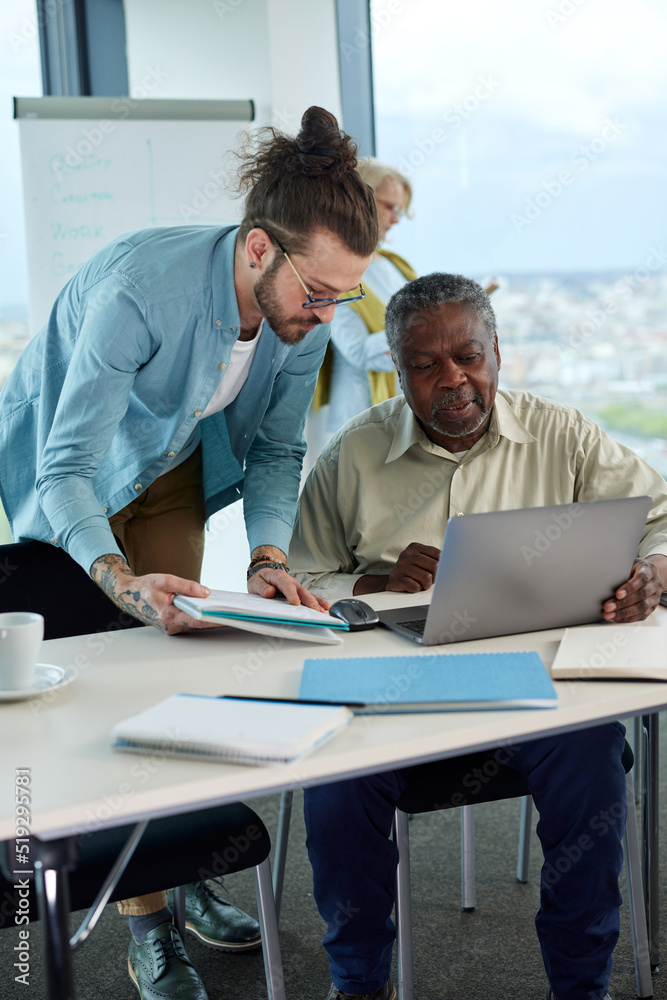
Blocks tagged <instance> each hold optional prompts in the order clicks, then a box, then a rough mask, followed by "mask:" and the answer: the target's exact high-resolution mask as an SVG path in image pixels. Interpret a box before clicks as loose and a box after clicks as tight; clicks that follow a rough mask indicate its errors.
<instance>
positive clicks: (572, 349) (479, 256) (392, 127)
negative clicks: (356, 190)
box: [371, 0, 667, 475]
mask: <svg viewBox="0 0 667 1000" xmlns="http://www.w3.org/2000/svg"><path fill="white" fill-rule="evenodd" d="M371 22H372V25H373V63H374V88H375V104H376V136H377V155H378V156H379V157H380V158H381V159H383V160H387V161H389V162H390V163H392V164H394V165H395V166H397V167H398V168H399V169H401V170H403V172H404V173H406V174H408V176H409V177H410V180H411V182H412V184H413V187H414V200H413V209H414V219H413V220H404V221H403V222H401V224H400V226H396V227H395V228H394V229H393V230H392V240H391V245H393V246H394V247H395V249H396V250H398V251H399V252H401V253H404V254H405V256H406V257H407V258H408V260H410V262H411V263H412V264H413V265H414V266H415V267H416V268H417V270H418V271H419V272H420V273H426V272H428V271H433V270H444V271H454V272H458V273H462V274H466V275H469V276H471V277H475V278H477V279H478V280H482V281H484V280H485V279H489V278H493V277H495V278H497V279H498V280H499V284H500V287H499V289H498V291H497V292H495V293H494V295H493V297H492V303H493V306H494V308H495V310H496V313H497V315H498V323H499V340H500V347H501V354H502V358H503V367H502V371H501V384H502V385H503V386H505V387H506V388H526V389H529V390H530V391H532V392H536V393H538V394H542V395H546V396H550V397H551V398H555V399H557V400H559V401H561V402H563V403H567V404H569V405H574V406H577V407H579V408H580V409H582V410H584V412H586V413H588V414H589V415H590V416H591V417H593V418H594V419H596V420H597V421H598V422H599V423H600V424H602V426H604V427H605V429H606V430H608V431H609V432H610V433H612V434H613V435H614V436H615V437H617V438H618V439H619V440H621V441H623V442H624V443H626V444H628V445H630V446H631V447H633V448H634V449H635V450H636V451H638V452H639V453H640V454H641V455H642V456H643V457H644V458H646V460H647V461H649V462H650V463H651V464H652V465H653V466H654V467H655V468H656V469H658V471H659V472H661V473H662V474H663V475H665V474H667V310H666V307H667V268H666V265H667V242H666V241H665V236H664V234H665V232H667V225H666V224H667V200H666V198H665V191H666V190H667V157H666V156H665V146H666V145H667V137H666V134H665V129H664V125H663V123H664V121H665V117H666V115H667V63H666V62H665V59H664V52H665V49H666V48H667V10H666V9H665V6H664V5H663V4H661V3H656V2H653V0H643V2H642V0H637V2H636V3H634V4H633V5H632V6H631V7H629V6H628V5H627V3H625V2H623V0H605V2H604V3H603V2H601V0H549V2H535V0H505V2H504V3H502V4H499V3H497V2H495V0H471V2H470V3H468V4H442V3H439V2H438V0H402V2H400V3H398V4H397V3H396V2H395V0H372V4H371ZM394 234H395V235H394Z"/></svg>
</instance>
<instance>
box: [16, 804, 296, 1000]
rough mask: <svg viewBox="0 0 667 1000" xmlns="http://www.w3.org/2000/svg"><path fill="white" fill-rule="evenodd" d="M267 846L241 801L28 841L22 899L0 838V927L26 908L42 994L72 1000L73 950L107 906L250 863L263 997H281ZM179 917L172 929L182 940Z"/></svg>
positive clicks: (259, 822)
mask: <svg viewBox="0 0 667 1000" xmlns="http://www.w3.org/2000/svg"><path fill="white" fill-rule="evenodd" d="M270 848H271V841H270V838H269V834H268V832H267V830H266V827H265V826H264V824H263V822H262V820H261V819H260V818H259V816H258V815H257V813H255V812H253V810H252V809H249V808H248V806H245V805H243V804H241V803H234V804H232V805H226V806H217V807H215V808H212V809H205V810H201V811H199V812H196V813H192V814H188V815H184V816H170V817H167V818H165V819H157V820H151V821H150V822H149V821H145V820H144V821H142V822H140V823H138V824H137V825H136V826H134V827H132V826H124V827H115V828H113V829H109V830H96V831H94V832H91V833H85V834H83V835H82V836H80V837H76V836H71V837H66V838H64V839H61V840H53V841H41V840H39V838H37V837H31V838H30V853H29V857H30V860H31V866H30V867H31V870H34V876H27V877H28V879H29V882H30V885H29V889H28V891H29V896H28V897H27V898H24V897H25V893H24V894H23V896H21V895H19V889H17V883H18V881H19V878H20V876H17V875H14V874H13V872H14V870H15V868H16V865H15V864H14V863H13V855H12V854H11V852H12V851H15V841H13V840H11V841H5V842H4V844H1V845H0V870H1V874H0V900H1V901H2V905H0V928H2V927H5V926H14V918H15V915H16V914H17V913H19V914H23V913H27V914H28V915H29V916H30V920H31V921H32V920H34V919H37V918H38V917H39V919H41V920H42V922H43V924H44V929H43V937H44V959H45V968H46V976H47V997H48V1000H62V998H63V997H67V998H68V1000H70V998H71V1000H73V998H74V985H73V974H72V954H73V952H74V951H75V950H76V949H77V948H78V947H80V946H81V945H82V944H83V943H84V942H85V940H86V939H87V937H88V936H89V935H90V933H91V931H92V930H93V928H94V927H95V924H96V923H97V921H98V919H99V917H100V916H101V913H102V910H103V908H104V906H105V905H106V903H107V902H110V901H113V900H117V899H125V898H128V897H131V896H140V895H144V894H146V893H149V892H155V891H157V890H159V889H163V888H164V885H165V879H167V880H168V881H169V882H170V883H171V884H172V885H175V886H184V885H187V884H188V883H190V882H195V881H197V880H199V879H206V878H213V877H215V876H217V875H223V874H230V873H232V872H235V871H241V870H244V869H246V868H254V876H255V889H256V894H257V909H258V913H259V923H260V927H261V932H262V948H263V953H264V968H265V972H266V984H267V991H268V996H269V1000H284V997H285V991H284V982H283V972H282V962H281V957H280V947H279V943H278V922H277V919H276V913H275V907H274V903H273V892H272V890H271V870H270V865H269V857H268V856H269V851H270ZM84 908H89V911H88V913H87V915H86V917H85V919H84V921H83V923H82V924H81V926H80V927H79V929H78V930H77V932H76V933H75V934H74V936H73V937H72V938H71V939H70V938H69V922H68V918H69V914H70V911H71V910H79V909H84ZM182 916H183V914H182V912H181V914H180V918H181V927H180V928H179V930H180V931H181V937H182V938H184V934H183V926H182ZM177 922H178V920H177Z"/></svg>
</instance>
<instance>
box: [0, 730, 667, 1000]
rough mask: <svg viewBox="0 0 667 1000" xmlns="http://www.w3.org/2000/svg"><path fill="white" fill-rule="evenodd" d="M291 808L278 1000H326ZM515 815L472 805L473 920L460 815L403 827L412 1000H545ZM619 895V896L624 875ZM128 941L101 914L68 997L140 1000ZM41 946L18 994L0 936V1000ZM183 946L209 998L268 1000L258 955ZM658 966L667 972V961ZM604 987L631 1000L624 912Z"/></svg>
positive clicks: (266, 808) (666, 744) (25, 993)
mask: <svg viewBox="0 0 667 1000" xmlns="http://www.w3.org/2000/svg"><path fill="white" fill-rule="evenodd" d="M664 721H665V720H664V718H663V722H664ZM662 747H663V748H664V749H663V753H662V758H663V760H662V764H661V766H662V773H663V774H665V773H667V772H666V771H665V765H666V763H667V761H665V760H664V757H665V751H666V750H667V738H665V736H663V739H662ZM663 784H664V783H663ZM661 802H662V809H661V812H662V817H663V818H664V816H665V812H666V810H667V793H666V792H665V790H664V788H663V791H662V794H661ZM250 804H251V805H252V806H253V808H255V809H256V810H257V812H259V813H260V815H262V817H263V818H264V820H265V822H266V824H267V827H268V828H269V830H270V831H271V832H273V831H275V828H276V816H277V813H276V805H277V799H260V800H256V801H255V802H251V803H250ZM301 805H302V796H301V795H300V794H297V795H296V796H295V808H294V811H293V817H292V828H291V834H290V847H289V852H288V861H287V873H286V879H285V893H284V897H283V910H282V916H281V948H282V956H283V964H284V970H285V981H286V991H287V998H288V1000H291V998H295V1000H296V998H299V1000H311V998H312V1000H324V997H325V996H326V993H327V990H328V984H329V976H328V967H327V962H326V957H325V954H324V951H323V949H322V946H321V937H322V933H323V928H324V925H323V923H322V921H321V920H320V917H319V915H318V913H317V910H316V908H315V904H314V901H313V896H312V884H311V873H310V868H309V865H308V860H307V857H306V851H305V846H304V838H305V834H304V828H303V819H302V814H301ZM519 808H520V807H519V801H518V800H512V801H507V802H500V803H490V804H482V805H478V806H477V807H476V824H477V834H476V844H477V852H476V856H477V908H476V910H475V912H474V913H462V912H461V908H460V897H461V883H460V847H459V844H460V836H459V831H460V813H459V811H458V810H449V811H447V812H441V813H433V814H430V815H421V816H417V817H415V818H414V819H413V820H412V822H411V824H410V833H411V860H412V890H413V892H412V898H413V920H414V926H413V935H414V949H415V997H416V1000H444V998H446V1000H495V998H508V1000H523V998H525V1000H533V998H537V1000H544V996H545V993H546V979H545V975H544V970H543V967H542V961H541V956H540V951H539V946H538V944H537V939H536V937H535V931H534V924H533V920H534V915H535V911H536V909H537V906H538V879H539V867H540V861H541V853H540V849H539V843H538V841H537V838H536V837H535V835H534V833H533V840H532V846H531V865H530V880H529V882H528V884H527V885H520V884H519V883H518V882H517V881H516V878H515V870H516V853H517V839H518V829H519ZM663 829H664V826H663ZM662 853H663V854H664V851H663V852H662ZM226 886H227V889H228V890H229V893H230V896H231V898H232V899H233V901H234V902H235V903H236V904H237V905H239V906H241V907H242V908H244V909H247V910H248V911H249V912H251V913H255V912H256V908H255V901H254V888H253V881H252V876H251V875H250V873H248V872H242V873H239V874H237V875H233V876H231V877H229V878H228V879H227V881H226ZM621 888H622V891H623V893H624V896H625V893H626V887H625V878H624V877H623V881H622V886H621ZM662 920H663V926H667V900H666V899H665V898H664V894H663V898H662ZM73 926H74V922H73ZM661 938H662V942H663V950H667V942H665V935H664V933H663V934H662V935H661ZM127 941H128V932H127V925H126V921H125V920H124V918H122V917H120V916H119V915H118V913H117V912H116V908H115V906H109V907H107V909H106V911H105V913H104V915H103V917H102V920H101V921H100V924H99V925H98V927H97V929H96V930H95V932H94V934H93V935H92V937H91V938H90V940H89V941H88V942H87V943H86V944H85V945H84V946H83V948H82V949H81V951H80V952H79V953H78V954H77V955H76V957H75V970H76V987H77V994H76V996H77V1000H131V998H133V997H137V996H138V994H137V992H136V989H135V987H134V985H133V984H132V983H131V981H130V979H129V977H128V975H127V967H126V954H127ZM40 942H41V935H40V929H39V924H34V925H32V927H31V931H30V948H31V952H32V953H33V954H32V963H31V975H30V985H29V987H25V986H23V985H20V984H17V983H15V982H14V980H13V977H14V973H15V970H13V963H14V961H15V960H16V959H15V957H14V951H13V949H14V947H15V946H16V945H17V943H18V937H17V933H16V932H15V931H14V930H13V929H9V930H6V931H4V932H3V933H2V934H0V1000H18V998H25V997H28V998H29V1000H43V998H45V991H44V986H43V981H42V962H41V955H40V952H39V949H40ZM186 944H187V948H188V953H189V955H190V958H191V960H192V961H193V963H194V965H195V967H196V968H197V970H198V971H199V973H200V975H201V977H202V979H203V981H204V983H205V985H206V988H207V990H208V993H209V997H210V1000H223V998H224V1000H226V998H229V1000H232V998H234V1000H236V998H244V1000H263V998H265V997H266V987H265V981H264V971H263V964H262V957H261V951H257V952H252V953H249V954H240V955H230V954H220V953H218V952H216V951H213V950H211V949H209V948H206V947H205V946H204V945H202V944H201V943H200V942H199V941H198V940H197V939H196V938H193V937H192V936H191V935H188V936H187V941H186ZM665 964H666V967H667V954H666V955H665ZM611 987H612V995H613V997H614V1000H632V998H633V997H634V996H635V995H636V993H635V979H634V965H633V959H632V947H631V939H630V927H629V918H628V910H627V906H623V909H622V925H621V938H620V941H619V944H618V946H617V949H616V953H615V961H614V972H613V976H612V984H611ZM654 996H655V997H656V998H659V1000H667V974H666V975H665V978H661V976H660V975H656V976H655V977H654Z"/></svg>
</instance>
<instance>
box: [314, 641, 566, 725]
mask: <svg viewBox="0 0 667 1000" xmlns="http://www.w3.org/2000/svg"><path fill="white" fill-rule="evenodd" d="M299 697H300V698H304V699H310V700H316V701H324V702H336V703H338V704H353V703H360V704H359V705H357V707H355V709H354V711H355V713H356V714H373V715H374V714H376V713H378V712H387V713H391V712H445V711H462V710H465V709H467V710H480V709H506V708H556V706H557V702H558V698H557V695H556V689H555V688H554V686H553V684H552V682H551V678H550V677H549V673H548V671H547V669H546V667H545V666H544V664H543V663H542V660H541V659H540V657H539V656H538V654H537V653H535V652H520V653H442V654H440V655H439V656H421V655H416V656H369V657H361V656H355V657H341V658H340V659H339V658H336V659H333V660H332V659H311V660H306V662H305V663H304V665H303V674H302V676H301V687H300V689H299Z"/></svg>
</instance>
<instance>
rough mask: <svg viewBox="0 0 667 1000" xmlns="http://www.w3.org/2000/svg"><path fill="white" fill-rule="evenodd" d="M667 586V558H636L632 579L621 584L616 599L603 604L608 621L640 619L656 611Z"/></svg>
mask: <svg viewBox="0 0 667 1000" xmlns="http://www.w3.org/2000/svg"><path fill="white" fill-rule="evenodd" d="M665 589H667V557H665V556H661V555H654V556H647V557H646V559H635V561H634V563H633V566H632V572H631V574H630V579H629V580H627V582H626V583H623V584H621V586H620V587H618V589H617V590H616V592H615V594H614V596H613V598H611V599H610V600H608V601H605V603H604V604H603V605H602V617H603V618H604V620H605V621H607V622H621V623H622V622H641V621H644V619H645V618H648V616H649V615H650V614H651V612H652V611H654V610H655V608H656V607H657V605H658V603H659V601H660V595H661V594H662V592H663V590H665Z"/></svg>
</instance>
